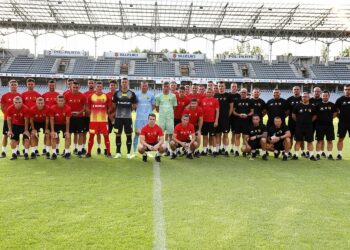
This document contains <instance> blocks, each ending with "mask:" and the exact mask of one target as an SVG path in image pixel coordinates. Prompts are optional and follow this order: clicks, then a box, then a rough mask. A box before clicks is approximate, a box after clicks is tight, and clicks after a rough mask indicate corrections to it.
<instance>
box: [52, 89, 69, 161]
mask: <svg viewBox="0 0 350 250" xmlns="http://www.w3.org/2000/svg"><path fill="white" fill-rule="evenodd" d="M70 117H71V108H70V107H69V106H68V105H67V104H65V100H64V96H63V95H59V96H57V104H56V105H53V106H52V107H51V110H50V125H51V145H52V155H51V160H56V159H57V148H56V146H57V144H56V139H57V138H58V135H59V133H60V132H62V133H63V138H64V142H65V143H64V152H65V153H64V155H63V157H64V158H66V159H70V155H71V154H70V149H69V147H70V133H69V125H70V124H69V122H70Z"/></svg>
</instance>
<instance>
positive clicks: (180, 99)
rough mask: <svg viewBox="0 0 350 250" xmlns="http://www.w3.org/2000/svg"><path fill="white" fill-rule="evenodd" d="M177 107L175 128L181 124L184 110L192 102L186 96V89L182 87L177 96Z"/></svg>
mask: <svg viewBox="0 0 350 250" xmlns="http://www.w3.org/2000/svg"><path fill="white" fill-rule="evenodd" d="M176 100H177V106H176V108H175V110H174V127H175V126H176V125H177V124H179V123H181V117H182V113H183V111H184V109H185V108H186V107H187V106H188V105H189V104H190V100H189V99H188V98H187V97H186V96H185V88H184V87H183V86H181V87H180V89H179V92H178V95H176Z"/></svg>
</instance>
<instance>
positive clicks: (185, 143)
mask: <svg viewBox="0 0 350 250" xmlns="http://www.w3.org/2000/svg"><path fill="white" fill-rule="evenodd" d="M170 147H171V150H172V151H173V152H176V148H183V149H184V150H185V152H186V153H187V154H186V157H187V158H188V159H193V156H192V152H194V150H196V149H197V148H198V144H197V142H196V135H195V130H194V126H193V124H191V123H190V116H189V115H187V114H184V115H182V118H181V123H179V124H177V125H176V127H175V129H174V136H173V140H172V141H171V142H170ZM175 158H176V153H173V154H172V155H171V159H175Z"/></svg>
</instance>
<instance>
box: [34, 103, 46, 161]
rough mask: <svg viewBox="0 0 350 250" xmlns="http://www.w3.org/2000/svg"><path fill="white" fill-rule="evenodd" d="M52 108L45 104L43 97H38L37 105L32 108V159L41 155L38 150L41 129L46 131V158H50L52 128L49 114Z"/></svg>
mask: <svg viewBox="0 0 350 250" xmlns="http://www.w3.org/2000/svg"><path fill="white" fill-rule="evenodd" d="M49 112H50V109H49V107H47V106H45V101H44V98H43V97H39V98H37V99H36V105H35V106H33V107H32V108H31V109H30V130H31V136H30V144H31V147H32V153H31V155H30V158H31V159H35V158H36V157H37V156H40V154H39V150H38V143H39V133H40V130H43V132H44V142H45V143H44V144H45V152H46V153H45V155H46V158H50V148H49V147H50V145H51V143H50V130H49V121H50V116H49Z"/></svg>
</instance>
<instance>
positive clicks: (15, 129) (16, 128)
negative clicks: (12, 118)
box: [11, 124, 29, 141]
mask: <svg viewBox="0 0 350 250" xmlns="http://www.w3.org/2000/svg"><path fill="white" fill-rule="evenodd" d="M12 133H13V136H11V140H15V141H19V136H20V135H21V134H23V133H24V126H23V125H15V124H12ZM25 139H29V138H28V136H26V135H24V134H23V140H25Z"/></svg>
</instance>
